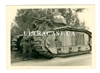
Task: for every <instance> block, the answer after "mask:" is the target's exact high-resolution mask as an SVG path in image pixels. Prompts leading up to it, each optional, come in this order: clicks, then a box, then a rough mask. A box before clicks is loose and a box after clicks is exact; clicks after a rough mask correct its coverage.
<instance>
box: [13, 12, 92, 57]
mask: <svg viewBox="0 0 100 73" xmlns="http://www.w3.org/2000/svg"><path fill="white" fill-rule="evenodd" d="M32 18H33V19H34V20H38V21H42V22H43V24H42V25H39V26H40V27H38V28H37V29H36V30H35V31H40V32H41V35H35V36H33V37H34V49H35V51H36V52H38V53H39V55H43V56H44V57H46V58H53V57H64V56H72V55H78V54H85V53H90V52H91V50H92V46H91V40H92V33H91V32H90V31H88V30H85V29H81V28H80V29H77V28H74V27H71V26H66V20H65V19H64V17H63V16H61V14H59V12H55V13H54V14H53V22H51V21H50V20H41V19H38V18H34V17H32ZM47 23H49V24H51V26H52V28H51V27H50V26H49V25H47ZM31 33H32V32H31ZM44 33H45V35H44ZM13 47H14V46H13Z"/></svg>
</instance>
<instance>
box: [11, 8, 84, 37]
mask: <svg viewBox="0 0 100 73" xmlns="http://www.w3.org/2000/svg"><path fill="white" fill-rule="evenodd" d="M56 9H57V8H56ZM57 10H58V11H59V12H60V13H61V15H62V16H63V17H64V18H65V19H66V23H67V24H66V25H69V26H72V27H75V28H77V27H80V26H81V25H82V24H83V25H84V26H85V23H84V22H80V20H79V18H78V12H83V11H84V8H73V9H71V8H58V9H57ZM54 11H55V9H50V8H49V9H18V10H17V15H16V16H15V23H16V24H17V26H13V27H12V29H11V34H12V35H18V34H21V33H23V31H25V30H26V29H27V28H29V29H30V30H33V29H35V27H36V26H35V25H39V26H42V25H43V24H42V22H41V21H38V20H35V19H32V17H36V18H38V19H41V20H43V19H44V18H45V19H49V20H52V19H53V12H54ZM34 21H35V23H36V24H35V23H34ZM45 24H46V25H49V26H50V25H51V24H49V23H48V22H45ZM43 27H44V26H43ZM43 27H41V28H43ZM15 33H16V34H15Z"/></svg>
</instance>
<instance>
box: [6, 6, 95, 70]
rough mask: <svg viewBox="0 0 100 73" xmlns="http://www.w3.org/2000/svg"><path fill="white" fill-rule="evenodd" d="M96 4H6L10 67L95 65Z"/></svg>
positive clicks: (83, 66)
mask: <svg viewBox="0 0 100 73" xmlns="http://www.w3.org/2000/svg"><path fill="white" fill-rule="evenodd" d="M94 7H95V6H94V5H33V6H7V7H6V10H7V36H8V38H7V43H8V44H7V47H8V48H7V58H8V59H7V63H8V65H9V66H8V67H12V68H13V67H20V68H21V67H27V68H30V67H31V68H32V67H36V68H38V67H39V68H40V67H51V66H52V67H82V68H85V67H93V66H94V65H95V44H94V43H95V41H94V27H95V23H94Z"/></svg>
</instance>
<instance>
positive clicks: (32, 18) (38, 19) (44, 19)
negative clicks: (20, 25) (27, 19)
mask: <svg viewBox="0 0 100 73" xmlns="http://www.w3.org/2000/svg"><path fill="white" fill-rule="evenodd" d="M32 19H35V20H39V21H48V22H49V21H50V20H47V19H45V18H43V19H39V18H36V17H32Z"/></svg>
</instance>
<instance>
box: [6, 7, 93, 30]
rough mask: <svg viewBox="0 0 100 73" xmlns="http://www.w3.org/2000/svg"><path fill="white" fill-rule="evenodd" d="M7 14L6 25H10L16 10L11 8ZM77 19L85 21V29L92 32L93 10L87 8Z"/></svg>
mask: <svg viewBox="0 0 100 73" xmlns="http://www.w3.org/2000/svg"><path fill="white" fill-rule="evenodd" d="M8 14H9V15H8V16H9V20H8V24H11V22H13V20H14V18H15V16H16V14H17V8H12V9H10V10H8ZM78 17H79V19H80V21H85V25H86V26H87V27H89V31H92V30H93V27H94V11H93V8H87V9H85V10H84V11H83V12H81V13H78Z"/></svg>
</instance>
